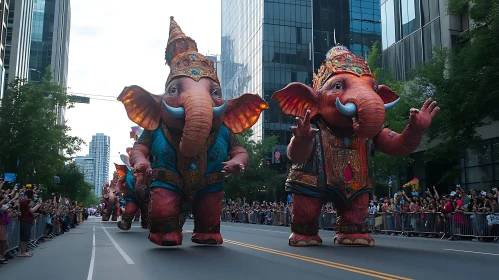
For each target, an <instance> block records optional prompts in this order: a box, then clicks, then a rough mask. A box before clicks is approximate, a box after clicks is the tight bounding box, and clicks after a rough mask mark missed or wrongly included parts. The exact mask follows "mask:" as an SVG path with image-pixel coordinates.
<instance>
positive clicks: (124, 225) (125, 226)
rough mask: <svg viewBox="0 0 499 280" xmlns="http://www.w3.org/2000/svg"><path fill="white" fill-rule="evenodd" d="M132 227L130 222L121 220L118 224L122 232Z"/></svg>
mask: <svg viewBox="0 0 499 280" xmlns="http://www.w3.org/2000/svg"><path fill="white" fill-rule="evenodd" d="M131 227H132V223H131V222H130V221H125V220H121V221H119V222H118V228H119V229H121V230H129V229H130V228H131Z"/></svg>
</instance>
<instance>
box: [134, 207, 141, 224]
mask: <svg viewBox="0 0 499 280" xmlns="http://www.w3.org/2000/svg"><path fill="white" fill-rule="evenodd" d="M134 214H135V219H133V221H134V222H138V221H139V218H140V208H137V211H135V213H134Z"/></svg>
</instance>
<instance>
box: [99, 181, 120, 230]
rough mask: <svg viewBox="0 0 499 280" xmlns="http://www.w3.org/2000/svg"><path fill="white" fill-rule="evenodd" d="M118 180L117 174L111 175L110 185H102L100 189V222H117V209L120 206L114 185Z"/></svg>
mask: <svg viewBox="0 0 499 280" xmlns="http://www.w3.org/2000/svg"><path fill="white" fill-rule="evenodd" d="M117 180H118V173H116V172H115V173H114V174H113V180H112V181H111V183H110V184H104V185H103V187H102V198H101V205H102V221H104V222H106V221H109V218H111V221H113V222H114V221H117V220H118V208H119V205H120V200H119V198H118V189H117V188H116V183H117Z"/></svg>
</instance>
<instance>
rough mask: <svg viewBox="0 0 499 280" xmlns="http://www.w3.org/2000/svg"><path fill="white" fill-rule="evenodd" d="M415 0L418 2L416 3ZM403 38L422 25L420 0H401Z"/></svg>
mask: <svg viewBox="0 0 499 280" xmlns="http://www.w3.org/2000/svg"><path fill="white" fill-rule="evenodd" d="M415 2H418V4H416V3H415ZM400 4H401V5H400V9H401V15H402V38H404V37H405V36H407V35H409V34H411V33H412V32H414V31H416V30H417V29H418V28H419V27H420V20H419V14H420V13H419V0H401V3H400Z"/></svg>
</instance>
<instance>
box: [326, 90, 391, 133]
mask: <svg viewBox="0 0 499 280" xmlns="http://www.w3.org/2000/svg"><path fill="white" fill-rule="evenodd" d="M336 107H337V108H338V110H339V111H340V113H342V114H343V115H346V116H349V117H355V121H354V129H355V132H356V133H357V136H359V137H361V138H373V137H374V136H376V135H377V134H378V133H379V132H380V131H381V128H382V127H383V123H384V121H385V106H384V103H383V100H382V99H381V98H380V97H379V96H378V95H376V94H372V93H360V94H355V96H348V95H347V96H346V98H345V100H344V102H341V101H340V100H339V99H337V100H336ZM355 122H356V123H355Z"/></svg>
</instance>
